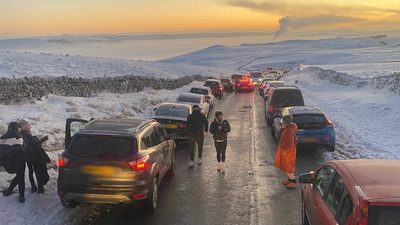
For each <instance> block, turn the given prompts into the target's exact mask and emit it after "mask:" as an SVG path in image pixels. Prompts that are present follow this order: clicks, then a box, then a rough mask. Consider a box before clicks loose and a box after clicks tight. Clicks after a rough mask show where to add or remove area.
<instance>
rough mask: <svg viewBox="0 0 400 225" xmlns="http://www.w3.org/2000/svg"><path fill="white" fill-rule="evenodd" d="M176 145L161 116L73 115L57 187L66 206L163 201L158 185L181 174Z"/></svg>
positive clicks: (153, 204)
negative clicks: (177, 168) (177, 167)
mask: <svg viewBox="0 0 400 225" xmlns="http://www.w3.org/2000/svg"><path fill="white" fill-rule="evenodd" d="M175 150H176V145H175V142H174V141H173V140H171V139H170V137H169V135H168V133H167V131H166V130H165V129H163V128H162V126H161V124H160V123H158V122H157V121H155V120H140V119H121V118H115V119H94V120H92V121H90V122H89V121H87V120H81V119H67V122H66V130H65V151H64V152H63V153H62V154H61V155H60V157H59V160H58V162H59V169H58V180H57V189H58V195H59V196H60V200H61V204H62V205H63V206H64V207H75V206H76V205H77V204H79V203H83V202H85V203H106V204H119V203H124V204H132V203H135V202H141V203H143V206H144V207H146V208H147V209H148V210H150V211H155V210H156V208H157V204H158V202H157V201H158V200H157V199H158V186H159V184H160V182H161V180H162V179H163V177H164V176H165V175H170V176H173V175H174V174H175V163H176V161H175Z"/></svg>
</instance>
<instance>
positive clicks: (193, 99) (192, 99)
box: [177, 95, 200, 103]
mask: <svg viewBox="0 0 400 225" xmlns="http://www.w3.org/2000/svg"><path fill="white" fill-rule="evenodd" d="M177 101H179V102H193V103H199V102H200V100H199V98H197V97H194V96H185V95H181V96H179V97H178V99H177Z"/></svg>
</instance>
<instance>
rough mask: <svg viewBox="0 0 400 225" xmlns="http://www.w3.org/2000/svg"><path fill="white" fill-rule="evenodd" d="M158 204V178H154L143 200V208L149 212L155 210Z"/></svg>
mask: <svg viewBox="0 0 400 225" xmlns="http://www.w3.org/2000/svg"><path fill="white" fill-rule="evenodd" d="M157 204H158V180H157V178H154V180H153V184H152V187H151V190H150V192H149V196H148V198H147V199H146V200H145V202H144V206H145V208H146V209H147V210H148V211H150V212H155V211H156V209H157Z"/></svg>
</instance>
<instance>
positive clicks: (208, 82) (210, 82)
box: [205, 81, 219, 85]
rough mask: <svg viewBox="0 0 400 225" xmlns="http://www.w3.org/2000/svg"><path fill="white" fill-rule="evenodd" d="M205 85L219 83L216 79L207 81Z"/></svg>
mask: <svg viewBox="0 0 400 225" xmlns="http://www.w3.org/2000/svg"><path fill="white" fill-rule="evenodd" d="M205 85H219V83H218V82H216V81H206V83H205Z"/></svg>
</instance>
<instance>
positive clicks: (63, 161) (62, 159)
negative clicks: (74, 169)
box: [58, 155, 69, 167]
mask: <svg viewBox="0 0 400 225" xmlns="http://www.w3.org/2000/svg"><path fill="white" fill-rule="evenodd" d="M68 161H69V159H68V158H67V157H65V156H63V155H60V156H59V157H58V165H59V166H60V167H65V166H67V164H68Z"/></svg>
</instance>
